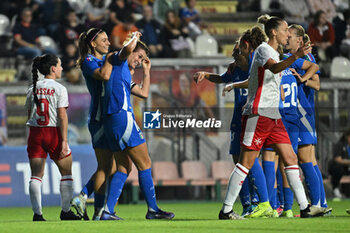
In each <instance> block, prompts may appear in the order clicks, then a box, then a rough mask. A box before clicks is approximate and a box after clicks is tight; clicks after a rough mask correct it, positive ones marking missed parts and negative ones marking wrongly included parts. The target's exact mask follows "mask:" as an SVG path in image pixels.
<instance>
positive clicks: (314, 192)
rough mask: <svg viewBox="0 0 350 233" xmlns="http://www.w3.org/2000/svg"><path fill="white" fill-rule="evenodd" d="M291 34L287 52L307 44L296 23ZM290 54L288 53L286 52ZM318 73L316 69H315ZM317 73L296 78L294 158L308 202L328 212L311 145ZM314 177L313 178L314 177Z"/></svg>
mask: <svg viewBox="0 0 350 233" xmlns="http://www.w3.org/2000/svg"><path fill="white" fill-rule="evenodd" d="M289 31H290V34H291V37H290V39H289V42H288V44H287V45H286V49H288V50H289V51H290V52H291V53H293V52H294V51H296V50H297V49H298V48H300V47H301V46H303V45H304V44H307V43H310V39H309V37H308V36H307V34H306V33H305V31H304V29H303V28H302V27H301V26H300V25H296V24H293V25H291V26H290V28H289ZM286 56H287V57H288V56H290V53H289V54H287V55H286ZM304 59H305V60H306V61H308V62H312V63H315V58H314V57H313V55H312V54H311V53H309V54H307V55H306V56H305V57H304ZM293 68H295V70H296V72H294V74H295V75H297V77H299V75H298V74H300V75H303V74H304V73H305V71H304V70H302V69H300V67H293ZM318 73H319V72H318ZM318 73H317V74H315V75H313V76H312V77H311V78H306V77H303V78H299V82H298V92H300V91H302V92H303V93H305V95H300V96H299V102H300V103H299V105H298V110H299V114H300V117H301V118H300V130H299V132H300V133H299V138H300V140H299V143H298V144H299V145H298V157H299V162H300V164H301V165H300V166H301V168H302V169H303V172H304V174H305V180H306V184H307V186H308V187H309V190H310V197H311V201H312V204H314V205H321V207H323V208H324V209H323V211H324V213H325V214H326V215H327V214H330V213H331V211H332V208H329V207H328V205H327V201H326V196H325V191H324V186H323V178H322V174H321V172H320V169H319V167H318V165H317V160H316V156H315V145H316V144H317V136H316V126H315V103H314V93H315V90H316V91H318V90H319V88H320V79H319V76H318ZM315 178H316V179H315Z"/></svg>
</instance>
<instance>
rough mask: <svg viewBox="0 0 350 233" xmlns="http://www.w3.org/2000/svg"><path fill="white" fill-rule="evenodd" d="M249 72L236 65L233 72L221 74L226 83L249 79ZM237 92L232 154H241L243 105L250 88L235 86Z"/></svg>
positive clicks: (232, 124)
mask: <svg viewBox="0 0 350 233" xmlns="http://www.w3.org/2000/svg"><path fill="white" fill-rule="evenodd" d="M253 55H254V53H252V54H250V56H249V60H248V70H250V66H251V63H252V60H253V59H252V58H253ZM248 76H249V72H248V71H243V70H242V69H241V68H239V67H236V68H235V69H234V71H233V72H232V73H231V74H228V73H227V72H225V73H223V74H222V75H221V77H222V80H223V81H224V82H225V83H230V82H242V81H245V80H247V79H248ZM234 92H235V107H234V109H233V116H232V120H231V126H230V130H231V145H230V154H232V155H239V154H240V135H241V131H242V126H241V119H242V107H243V106H244V105H245V103H246V102H247V97H248V89H242V88H234Z"/></svg>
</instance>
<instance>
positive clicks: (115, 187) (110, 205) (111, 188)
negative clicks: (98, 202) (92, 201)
mask: <svg viewBox="0 0 350 233" xmlns="http://www.w3.org/2000/svg"><path fill="white" fill-rule="evenodd" d="M126 178H128V175H127V174H125V173H123V172H119V171H118V172H116V173H115V174H114V175H113V176H112V177H110V179H109V180H110V182H109V185H108V194H107V202H106V204H105V207H104V209H105V210H106V211H107V212H108V213H113V212H114V206H115V205H116V204H117V202H118V199H119V197H120V194H121V193H122V190H123V186H124V183H125V181H126Z"/></svg>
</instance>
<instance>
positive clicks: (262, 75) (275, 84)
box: [243, 42, 281, 119]
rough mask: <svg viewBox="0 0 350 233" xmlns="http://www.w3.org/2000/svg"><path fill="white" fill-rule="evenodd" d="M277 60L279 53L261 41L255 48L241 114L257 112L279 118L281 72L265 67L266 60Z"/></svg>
mask: <svg viewBox="0 0 350 233" xmlns="http://www.w3.org/2000/svg"><path fill="white" fill-rule="evenodd" d="M269 59H272V60H274V61H276V62H279V60H280V59H279V53H278V52H277V51H276V50H275V49H274V48H272V47H271V46H270V45H269V44H267V43H265V42H263V43H262V44H261V45H260V46H259V47H258V48H257V49H256V50H255V54H254V57H253V62H252V65H251V68H250V76H249V86H248V99H247V103H246V105H245V106H244V107H243V115H250V114H254V115H255V114H258V115H261V116H265V117H268V118H271V119H280V118H281V115H280V112H279V104H280V98H281V97H280V84H281V73H278V74H274V73H272V72H271V71H270V70H268V69H265V68H264V65H265V64H266V62H267V61H268V60H269Z"/></svg>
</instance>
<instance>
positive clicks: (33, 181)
mask: <svg viewBox="0 0 350 233" xmlns="http://www.w3.org/2000/svg"><path fill="white" fill-rule="evenodd" d="M29 195H30V202H31V203H32V209H33V212H34V213H35V214H38V215H42V214H43V212H42V208H41V178H39V177H36V176H32V177H31V178H30V181H29Z"/></svg>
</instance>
